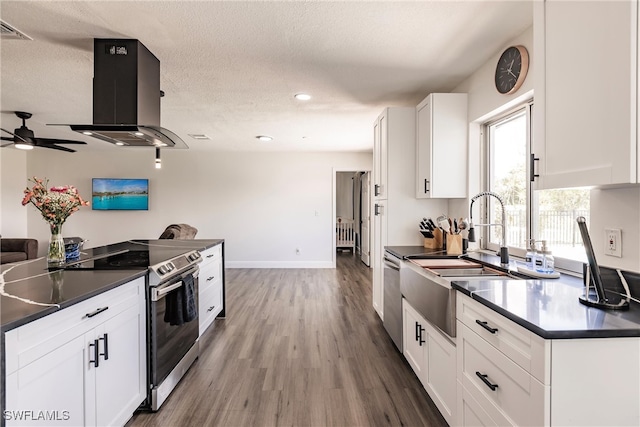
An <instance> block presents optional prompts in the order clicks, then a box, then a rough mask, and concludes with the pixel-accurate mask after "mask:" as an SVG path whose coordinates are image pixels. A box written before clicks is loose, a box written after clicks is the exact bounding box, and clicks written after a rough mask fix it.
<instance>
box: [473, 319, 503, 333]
mask: <svg viewBox="0 0 640 427" xmlns="http://www.w3.org/2000/svg"><path fill="white" fill-rule="evenodd" d="M476 323H477V324H478V325H480V326H482V327H483V328H485V329H486V330H487V331H489V332H491V333H492V334H495V333H496V332H498V328H492V327H491V326H489V325H487V322H483V321H482V320H478V319H476Z"/></svg>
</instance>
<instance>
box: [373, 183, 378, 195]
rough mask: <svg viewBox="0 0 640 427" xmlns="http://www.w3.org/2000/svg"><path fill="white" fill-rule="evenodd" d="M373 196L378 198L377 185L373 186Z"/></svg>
mask: <svg viewBox="0 0 640 427" xmlns="http://www.w3.org/2000/svg"><path fill="white" fill-rule="evenodd" d="M373 195H374V196H379V195H380V186H379V185H378V184H374V186H373Z"/></svg>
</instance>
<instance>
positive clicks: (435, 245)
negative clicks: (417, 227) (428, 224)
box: [424, 228, 443, 249]
mask: <svg viewBox="0 0 640 427" xmlns="http://www.w3.org/2000/svg"><path fill="white" fill-rule="evenodd" d="M442 244H443V238H442V230H440V229H438V228H436V229H435V230H433V238H427V237H425V239H424V247H425V248H427V249H442Z"/></svg>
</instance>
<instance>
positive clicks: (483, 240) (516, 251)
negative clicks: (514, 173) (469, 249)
mask: <svg viewBox="0 0 640 427" xmlns="http://www.w3.org/2000/svg"><path fill="white" fill-rule="evenodd" d="M533 108H534V102H533V99H530V100H528V101H526V102H524V103H522V104H519V105H518V106H516V107H514V108H513V109H510V110H508V111H506V112H504V113H502V114H500V115H499V116H495V117H493V118H492V119H491V120H490V121H487V122H485V123H483V124H482V126H481V132H482V135H481V137H482V154H481V168H482V174H481V177H482V182H481V185H482V189H483V191H489V190H490V189H489V182H490V174H491V170H490V165H491V152H490V149H491V139H490V138H491V135H490V132H491V131H490V129H491V126H492V125H495V124H496V123H499V122H501V121H504V120H505V119H507V118H509V117H511V116H515V115H517V114H521V113H522V112H523V110H524V113H525V115H526V116H527V129H526V132H527V135H526V144H527V158H529V157H530V156H531V153H532V152H533V147H532V131H533ZM531 166H532V165H531V163H530V162H526V176H527V177H531V174H532V173H533V171H532V170H531ZM526 193H527V210H526V224H527V233H526V234H527V239H531V238H532V233H533V230H535V229H537V221H536V218H535V217H534V216H533V211H534V209H533V207H534V206H537V205H538V195H537V193H536V192H535V191H534V188H533V186H532V182H531V180H530V179H527V180H526ZM488 201H489V199H488V198H483V199H480V200H478V202H481V204H480V209H479V213H480V215H479V217H478V220H476V221H474V222H477V223H485V224H486V223H489V221H490V220H489V209H488V207H489V203H487V202H488ZM496 220H498V218H496ZM500 220H501V219H500ZM490 232H491V230H490V229H489V227H482V228H481V229H479V230H476V233H477V234H478V236H480V243H479V246H480V248H481V249H485V250H488V251H492V252H498V251H499V250H500V246H499V244H497V243H491V242H490V235H489V233H490ZM523 244H524V242H523ZM508 249H509V254H510V255H512V256H515V257H518V258H522V259H524V256H525V253H526V248H519V247H514V246H509V247H508ZM583 265H584V263H583V262H581V261H576V260H571V259H567V258H559V257H557V256H556V257H555V267H556V269H559V270H564V271H565V272H569V273H576V274H579V275H581V274H582V273H583Z"/></svg>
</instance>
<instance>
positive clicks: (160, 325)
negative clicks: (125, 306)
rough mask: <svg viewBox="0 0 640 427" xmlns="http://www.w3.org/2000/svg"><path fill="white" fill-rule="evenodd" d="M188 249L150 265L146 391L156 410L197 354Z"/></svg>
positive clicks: (193, 270) (193, 265)
mask: <svg viewBox="0 0 640 427" xmlns="http://www.w3.org/2000/svg"><path fill="white" fill-rule="evenodd" d="M200 261H201V259H200V253H199V252H197V251H192V252H188V253H186V254H184V255H180V256H177V257H174V258H171V259H169V260H167V261H166V262H162V263H160V264H155V265H150V266H149V285H148V288H147V289H148V295H147V320H148V322H147V327H148V331H149V332H148V346H147V348H148V350H147V351H148V362H149V391H148V396H147V402H146V408H147V409H150V410H152V411H157V410H158V409H159V408H160V406H161V405H162V403H163V402H164V401H165V400H166V399H167V397H169V394H170V393H171V391H173V389H174V388H175V386H176V385H177V384H178V382H179V381H180V379H181V378H182V377H183V376H184V374H185V373H186V372H187V370H188V369H189V367H190V366H191V365H192V364H193V362H194V361H195V360H196V358H197V357H198V355H199V351H200V350H199V346H198V313H197V307H198V299H197V295H198V270H199V269H198V265H197V263H199V262H200Z"/></svg>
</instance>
